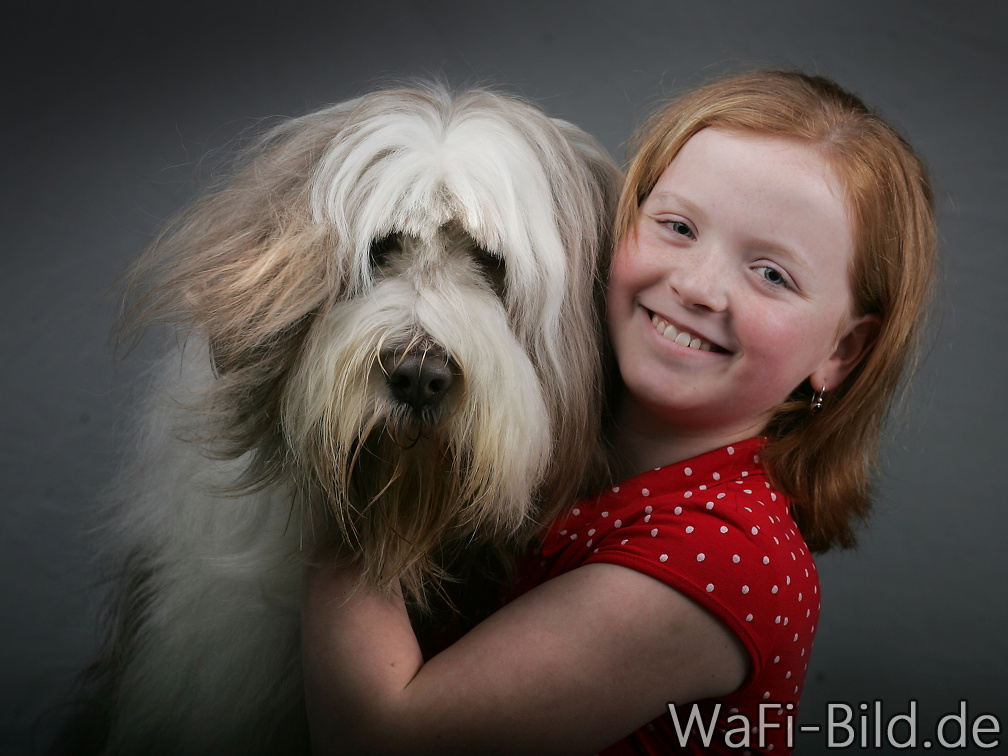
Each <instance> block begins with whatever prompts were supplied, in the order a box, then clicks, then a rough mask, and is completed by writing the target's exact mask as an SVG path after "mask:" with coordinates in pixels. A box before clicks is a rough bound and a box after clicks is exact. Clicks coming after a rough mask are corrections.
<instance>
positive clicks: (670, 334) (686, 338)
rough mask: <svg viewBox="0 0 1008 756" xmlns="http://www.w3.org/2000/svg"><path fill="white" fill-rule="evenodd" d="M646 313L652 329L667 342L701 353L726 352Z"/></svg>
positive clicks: (658, 317)
mask: <svg viewBox="0 0 1008 756" xmlns="http://www.w3.org/2000/svg"><path fill="white" fill-rule="evenodd" d="M647 313H648V315H649V316H650V318H651V325H652V326H653V327H654V329H655V331H657V332H658V334H659V335H661V336H664V337H665V338H666V339H668V340H669V341H674V342H675V343H676V344H679V345H680V346H684V347H688V348H690V349H697V350H699V351H701V352H719V353H722V354H725V353H727V351H728V350H727V349H724V348H723V347H721V346H719V345H717V344H714V343H712V342H710V341H707V340H706V339H704V338H703V337H701V336H697V335H694V334H692V333H690V332H689V331H686V330H685V329H680V328H678V327H677V326H675V325H672V324H671V323H669V322H668V321H667V320H665V319H664V318H663V317H661V316H660V315H658V314H657V313H655V312H652V311H651V310H647Z"/></svg>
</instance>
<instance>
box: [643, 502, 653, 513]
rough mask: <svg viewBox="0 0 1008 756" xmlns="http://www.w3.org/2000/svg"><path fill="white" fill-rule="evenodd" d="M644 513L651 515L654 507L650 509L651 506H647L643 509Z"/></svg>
mask: <svg viewBox="0 0 1008 756" xmlns="http://www.w3.org/2000/svg"><path fill="white" fill-rule="evenodd" d="M644 511H645V512H646V513H647V514H651V513H652V512H653V511H654V507H652V506H651V505H650V504H649V505H648V506H646V507H644Z"/></svg>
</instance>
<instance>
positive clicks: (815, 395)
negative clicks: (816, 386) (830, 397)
mask: <svg viewBox="0 0 1008 756" xmlns="http://www.w3.org/2000/svg"><path fill="white" fill-rule="evenodd" d="M825 395H826V386H825V384H824V385H823V387H822V391H813V392H812V404H811V405H809V409H810V410H812V414H813V415H814V414H815V413H816V412H818V411H819V410H821V409H822V402H823V396H825Z"/></svg>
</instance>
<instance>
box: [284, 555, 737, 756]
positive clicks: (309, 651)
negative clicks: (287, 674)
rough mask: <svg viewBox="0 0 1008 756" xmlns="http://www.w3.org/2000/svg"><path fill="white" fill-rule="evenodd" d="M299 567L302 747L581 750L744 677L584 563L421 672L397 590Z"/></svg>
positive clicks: (678, 624) (718, 637)
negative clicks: (305, 734) (364, 586)
mask: <svg viewBox="0 0 1008 756" xmlns="http://www.w3.org/2000/svg"><path fill="white" fill-rule="evenodd" d="M357 578H358V576H357V574H356V572H355V571H354V570H353V569H352V568H338V569H328V568H326V569H322V568H310V569H309V570H308V571H307V574H306V581H305V596H304V601H303V605H302V621H303V629H302V633H303V663H304V675H305V691H306V698H307V705H308V716H309V722H310V724H311V734H312V743H313V748H314V751H315V753H327V752H341V753H342V752H347V753H361V754H364V753H404V754H405V753H409V754H421V753H436V754H448V753H479V754H488V753H494V752H500V753H550V754H560V753H578V754H584V753H592V752H594V751H596V750H599V749H601V748H604V747H605V746H607V745H610V744H611V743H613V742H615V741H617V740H619V739H620V738H621V737H624V736H625V735H627V734H628V733H630V732H633V731H634V730H636V729H637V728H639V727H641V726H643V725H644V724H646V723H647V722H649V721H651V720H652V719H654V718H656V717H658V716H660V715H661V714H662V713H664V712H665V711H667V707H666V704H667V702H669V701H676V702H677V703H680V704H681V703H685V702H689V701H695V700H698V699H702V698H708V697H711V696H717V695H723V694H726V693H729V692H731V691H733V690H735V689H736V688H738V687H739V686H740V685H741V684H742V682H743V680H744V679H745V676H746V672H747V666H748V657H747V655H746V652H745V651H744V649H743V648H742V646H741V644H739V642H738V641H737V640H736V638H735V636H734V635H733V634H732V633H731V631H729V630H728V629H727V628H726V627H725V626H724V625H722V624H721V623H720V622H719V621H718V620H717V619H715V618H714V617H713V616H712V615H710V614H709V613H707V612H706V611H705V610H704V609H702V608H700V607H699V606H698V605H697V604H695V603H693V602H692V601H691V600H690V599H688V598H686V597H685V596H683V595H682V594H680V593H678V592H676V591H675V590H673V589H671V588H669V587H668V586H666V585H664V584H663V583H661V582H659V581H657V580H654V579H653V578H651V577H648V576H647V575H644V574H642V573H639V572H635V571H634V570H630V569H627V568H625V567H619V566H616V565H607V564H592V565H587V566H584V567H580V568H578V569H576V570H573V571H572V572H569V573H567V574H565V575H562V576H560V577H558V578H555V579H553V580H550V581H547V582H546V583H544V584H543V585H541V586H539V587H537V588H535V589H534V590H532V591H530V592H529V593H527V594H525V595H523V596H521V597H520V598H518V599H517V600H516V601H514V602H513V603H511V604H508V605H507V606H505V607H504V608H503V609H501V610H500V611H498V612H497V613H495V614H493V615H491V616H490V617H489V618H488V619H487V620H485V621H484V622H483V623H481V624H480V625H478V626H477V627H476V628H474V629H473V630H472V631H471V632H469V633H468V634H467V635H466V636H464V637H463V638H462V639H461V640H460V641H458V642H457V643H455V644H454V645H453V646H451V647H450V648H448V649H446V650H445V651H443V652H442V653H440V654H438V655H437V656H435V657H434V658H432V659H430V660H429V661H428V662H427V663H426V664H425V663H424V661H423V657H422V655H421V653H420V648H419V646H418V644H417V641H416V637H415V635H414V633H413V629H412V627H411V626H410V623H409V619H408V617H407V615H406V608H405V604H404V602H403V600H402V597H401V595H396V596H393V597H391V598H389V597H386V596H383V595H381V594H379V593H377V592H370V591H366V590H359V591H357V592H354V587H355V586H356V585H357Z"/></svg>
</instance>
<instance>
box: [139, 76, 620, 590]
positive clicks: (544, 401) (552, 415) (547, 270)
mask: <svg viewBox="0 0 1008 756" xmlns="http://www.w3.org/2000/svg"><path fill="white" fill-rule="evenodd" d="M617 179H618V173H617V171H616V169H615V167H614V165H613V164H612V163H611V161H609V160H608V158H607V157H605V155H604V153H602V151H601V150H599V149H598V148H597V147H595V146H594V144H593V143H591V141H590V140H589V139H588V138H587V137H585V135H584V134H582V133H581V132H578V131H577V130H576V129H574V128H573V127H571V126H569V125H567V124H563V123H561V122H556V121H552V120H550V119H548V118H546V117H545V116H544V115H543V114H542V113H541V112H540V111H539V110H537V109H535V108H533V107H531V106H529V105H527V104H526V103H523V102H520V101H517V100H513V99H511V98H506V97H501V96H499V95H494V94H489V93H486V92H481V91H474V92H470V93H466V94H464V95H462V96H460V97H458V98H456V99H453V98H451V97H450V96H448V95H447V94H446V93H445V92H443V91H442V90H438V89H401V90H394V91H388V92H381V93H377V94H374V95H369V96H367V97H364V98H362V99H360V100H358V101H354V102H352V103H348V104H345V105H341V106H336V107H335V108H331V109H328V110H325V111H320V112H318V113H315V114H312V115H309V116H306V117H304V118H301V119H297V120H295V121H292V122H289V123H286V124H283V125H281V126H280V127H278V128H277V129H276V130H275V131H274V132H273V133H272V134H270V135H269V136H268V137H267V139H266V140H265V141H264V142H263V145H262V146H261V148H260V149H259V150H257V151H256V153H255V154H254V156H253V157H251V158H249V159H248V161H247V162H246V164H245V166H244V168H243V169H242V170H241V171H240V172H239V173H238V174H237V175H236V177H235V178H234V179H233V180H232V181H231V182H230V183H228V184H225V185H224V187H223V189H221V190H220V191H219V192H218V193H216V194H215V195H213V196H212V197H210V198H209V199H208V200H207V201H205V202H204V203H203V204H202V205H197V206H196V207H195V210H194V211H193V213H192V214H191V215H190V216H189V217H187V219H186V221H185V223H184V224H183V225H181V226H180V231H179V232H178V233H177V234H175V235H174V236H170V237H168V240H167V241H166V242H165V244H164V246H165V247H166V248H167V250H168V252H167V254H168V259H169V262H168V263H167V266H168V269H169V275H168V277H167V278H168V283H167V284H165V285H163V286H162V287H161V288H160V289H156V290H154V292H153V294H152V295H151V296H152V302H153V305H152V306H153V307H154V308H155V309H156V308H157V307H158V306H160V307H165V306H172V304H173V305H174V306H175V307H176V308H180V309H181V310H182V312H183V313H184V315H185V316H187V317H188V318H189V319H190V320H191V321H193V324H194V325H195V326H196V328H197V329H199V330H200V331H202V332H203V334H204V335H205V336H206V338H207V340H208V343H209V344H210V350H211V357H212V361H213V364H214V367H215V369H216V372H217V376H218V377H217V380H216V381H215V382H214V386H213V387H212V390H211V394H210V396H211V405H212V410H213V412H214V413H215V415H216V416H217V417H218V418H219V423H218V425H217V426H216V427H217V428H219V431H218V435H219V438H220V440H223V441H224V442H226V450H227V453H229V454H231V455H239V454H248V455H249V458H250V460H251V463H250V467H249V481H247V482H249V483H253V484H254V483H263V482H290V483H292V484H293V485H294V487H295V488H296V490H297V491H299V492H300V494H301V497H302V498H303V500H304V501H305V502H306V503H308V504H309V511H311V505H312V504H315V503H321V504H322V505H323V509H324V511H325V512H326V513H327V517H326V518H325V519H326V522H328V523H329V524H330V525H332V526H334V528H335V532H336V534H337V537H338V538H339V539H340V540H342V541H343V542H344V543H345V544H347V545H348V546H349V547H350V548H352V549H354V550H356V551H358V553H359V554H360V556H361V558H362V561H363V564H364V565H365V568H366V571H369V572H370V574H369V577H370V578H371V579H373V580H374V581H375V582H380V581H382V580H386V581H387V580H388V579H390V578H391V579H394V577H395V576H399V577H402V578H403V579H404V585H405V587H406V588H407V590H408V591H411V592H414V593H418V592H419V591H420V589H421V586H422V584H423V581H424V580H425V579H426V577H429V576H430V575H431V574H432V573H434V572H436V569H437V568H436V566H435V564H434V561H433V560H434V559H435V558H436V556H437V552H438V549H439V548H441V547H443V546H444V544H446V543H451V542H456V541H457V542H465V541H470V540H476V541H480V540H485V541H490V542H497V543H501V542H504V541H507V540H508V539H509V538H511V537H512V536H514V535H515V534H517V533H519V532H521V531H522V528H523V526H525V525H527V524H529V522H530V521H531V520H532V519H533V518H534V517H536V516H537V515H538V513H539V511H540V509H541V508H543V507H545V508H547V509H551V508H553V507H554V506H556V505H558V504H562V503H563V501H564V500H567V499H569V498H570V497H572V496H573V495H575V493H576V492H577V491H578V490H579V489H580V487H581V486H583V485H584V484H585V482H586V481H585V479H586V475H587V473H588V470H589V469H590V467H591V465H592V464H593V463H594V462H595V461H596V456H595V454H596V450H597V445H598V436H599V429H598V422H599V415H600V401H601V398H602V385H601V383H602V381H601V370H600V354H601V349H602V333H601V326H600V322H601V319H600V315H599V313H598V312H597V307H598V303H599V301H600V296H599V294H600V286H601V282H602V280H603V278H604V271H603V268H604V265H605V259H606V257H607V255H606V253H607V251H608V250H607V249H606V247H607V245H608V241H609V240H608V235H607V229H608V224H609V222H610V219H611V211H612V207H613V202H614V198H615V191H616V182H617ZM172 261H175V262H172ZM165 291H168V292H172V291H174V293H172V294H164V293H162V292H165ZM316 525H317V526H319V527H320V529H321V530H325V527H323V526H322V523H319V522H316Z"/></svg>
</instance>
